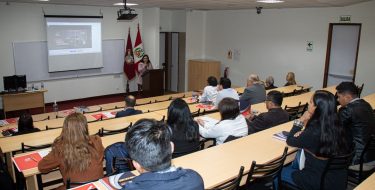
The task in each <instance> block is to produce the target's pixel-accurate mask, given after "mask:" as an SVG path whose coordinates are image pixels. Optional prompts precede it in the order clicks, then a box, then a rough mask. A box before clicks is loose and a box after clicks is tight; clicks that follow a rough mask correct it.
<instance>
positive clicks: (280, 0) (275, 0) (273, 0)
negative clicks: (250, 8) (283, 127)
mask: <svg viewBox="0 0 375 190" xmlns="http://www.w3.org/2000/svg"><path fill="white" fill-rule="evenodd" d="M257 2H258V3H284V1H283V0H257Z"/></svg>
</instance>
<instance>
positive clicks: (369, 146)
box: [359, 135, 375, 180]
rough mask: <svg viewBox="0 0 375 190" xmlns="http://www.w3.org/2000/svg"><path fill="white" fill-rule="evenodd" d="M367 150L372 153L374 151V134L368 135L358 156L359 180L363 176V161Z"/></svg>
mask: <svg viewBox="0 0 375 190" xmlns="http://www.w3.org/2000/svg"><path fill="white" fill-rule="evenodd" d="M369 152H371V153H373V154H374V152H375V135H371V136H370V139H369V140H368V141H367V143H366V145H365V148H364V149H363V151H362V153H361V157H360V158H359V180H362V178H363V162H364V158H365V156H366V154H368V153H369ZM374 170H375V168H374Z"/></svg>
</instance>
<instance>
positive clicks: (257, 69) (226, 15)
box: [187, 1, 375, 94]
mask: <svg viewBox="0 0 375 190" xmlns="http://www.w3.org/2000/svg"><path fill="white" fill-rule="evenodd" d="M373 10H375V1H370V2H366V3H361V4H357V5H353V6H348V7H338V8H300V9H263V11H262V14H260V15H257V14H256V11H255V10H238V11H208V12H207V13H206V32H205V35H204V39H203V40H205V43H203V44H201V47H204V50H201V49H199V48H197V49H196V50H195V51H194V50H193V49H194V48H193V46H195V45H197V46H198V45H199V42H194V43H190V46H189V50H190V51H189V53H188V58H200V57H205V58H212V59H217V60H220V61H221V62H222V66H223V67H224V66H230V78H231V79H232V81H233V83H234V85H239V86H244V85H245V82H246V81H245V80H246V77H247V76H248V75H249V74H250V73H257V74H259V75H260V77H261V79H265V78H266V77H267V76H269V75H272V76H274V78H275V82H276V84H277V85H278V86H282V85H284V83H285V75H286V73H287V72H288V71H293V72H295V73H296V78H297V82H299V83H301V84H310V85H313V86H314V88H315V89H317V88H321V87H322V84H323V72H324V64H325V58H326V48H327V37H328V27H329V23H337V22H338V19H339V16H340V15H352V22H353V23H362V32H361V41H360V48H359V57H358V65H357V76H356V82H357V83H358V84H360V83H363V82H364V83H365V88H364V92H363V93H364V94H369V93H374V92H375V77H374V76H373V73H374V71H375V64H374V60H375V58H374V52H375V35H374V34H375V21H374V20H375V12H374V11H373ZM202 22H204V21H202ZM201 24H202V23H199V22H196V23H195V24H194V25H193V26H189V25H188V27H193V28H198V27H201ZM191 30H193V29H191V28H188V29H187V31H191ZM195 32H196V31H195ZM188 36H189V37H192V36H194V37H195V36H198V35H194V34H193V33H191V34H188ZM190 39H191V38H190ZM196 40H202V39H200V38H198V39H196ZM307 41H313V43H314V49H313V52H307V51H306V42H307ZM188 42H189V40H188ZM192 44H194V45H192ZM228 49H232V50H233V49H237V50H239V52H240V55H239V56H238V60H228V59H227V58H226V55H227V54H226V53H227V51H228ZM192 50H193V51H192ZM200 52H203V54H204V55H203V56H202V55H201V54H199V53H200Z"/></svg>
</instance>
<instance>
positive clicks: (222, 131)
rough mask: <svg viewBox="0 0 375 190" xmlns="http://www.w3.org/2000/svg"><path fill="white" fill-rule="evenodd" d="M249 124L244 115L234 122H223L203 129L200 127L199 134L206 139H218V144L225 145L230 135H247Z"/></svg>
mask: <svg viewBox="0 0 375 190" xmlns="http://www.w3.org/2000/svg"><path fill="white" fill-rule="evenodd" d="M247 131H248V130H247V123H246V119H245V117H243V115H242V114H240V115H238V116H237V117H236V118H235V119H233V120H229V119H228V120H223V121H220V122H219V123H217V124H216V125H213V126H205V127H202V126H200V125H199V133H200V135H201V136H202V137H205V138H216V144H223V143H224V141H225V139H227V138H228V136H229V135H232V136H235V137H242V136H246V135H247Z"/></svg>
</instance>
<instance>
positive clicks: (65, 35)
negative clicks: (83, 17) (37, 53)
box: [50, 26, 92, 50]
mask: <svg viewBox="0 0 375 190" xmlns="http://www.w3.org/2000/svg"><path fill="white" fill-rule="evenodd" d="M50 30H51V31H52V33H53V34H55V35H54V36H51V37H52V38H53V39H52V41H51V46H50V49H51V50H59V49H77V48H78V49H79V48H92V43H91V26H68V27H66V26H50Z"/></svg>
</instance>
